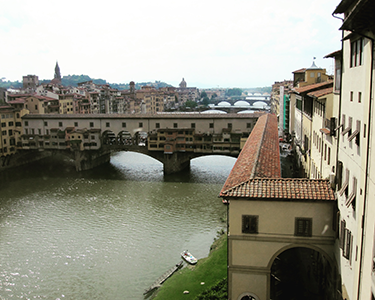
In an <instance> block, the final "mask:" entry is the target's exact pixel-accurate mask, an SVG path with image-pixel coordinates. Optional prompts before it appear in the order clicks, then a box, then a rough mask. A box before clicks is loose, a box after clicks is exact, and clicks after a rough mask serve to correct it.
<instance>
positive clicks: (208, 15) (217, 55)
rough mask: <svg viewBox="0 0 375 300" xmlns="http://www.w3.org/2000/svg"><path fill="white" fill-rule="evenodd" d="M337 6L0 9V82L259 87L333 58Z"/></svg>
mask: <svg viewBox="0 0 375 300" xmlns="http://www.w3.org/2000/svg"><path fill="white" fill-rule="evenodd" d="M339 3H340V0H315V1H306V0H284V1H281V0H261V1H259V0H232V1H223V0H216V1H213V0H189V1H179V0H159V1H155V0H153V1H151V0H132V1H128V0H121V1H113V0H106V1H82V0H75V1H71V0H65V1H58V2H57V1H56V2H55V1H50V0H49V1H41V0H34V1H29V0H11V1H10V0H0V59H1V63H0V78H2V77H5V78H6V80H11V81H15V80H19V81H22V76H24V75H28V74H33V75H37V76H39V79H52V78H53V75H54V67H55V64H56V61H58V63H59V66H60V70H61V75H62V76H64V75H73V74H75V75H81V74H84V75H89V76H90V77H91V78H101V79H105V80H107V82H109V83H128V82H130V81H135V82H145V81H152V82H153V81H155V80H160V81H164V82H167V83H169V84H172V85H174V86H178V84H179V83H180V81H181V80H182V78H185V80H186V82H187V84H188V86H190V87H194V86H196V87H199V88H208V87H215V88H216V87H223V88H226V87H240V88H246V87H258V86H270V85H272V84H273V83H274V82H275V81H282V80H284V79H291V78H292V72H293V71H295V70H297V69H300V68H305V67H310V66H311V64H312V61H313V57H316V60H315V63H316V65H317V66H319V67H322V68H326V69H327V72H328V73H330V74H332V73H333V60H332V59H324V58H323V57H324V56H325V55H326V54H329V53H331V52H334V51H336V50H339V49H340V48H341V45H340V43H341V42H340V37H341V32H340V31H339V28H340V26H341V21H340V20H338V19H336V18H334V17H333V16H332V13H333V11H334V10H335V8H336V6H337V5H338V4H339Z"/></svg>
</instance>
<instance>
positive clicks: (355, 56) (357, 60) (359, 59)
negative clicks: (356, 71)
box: [350, 38, 363, 68]
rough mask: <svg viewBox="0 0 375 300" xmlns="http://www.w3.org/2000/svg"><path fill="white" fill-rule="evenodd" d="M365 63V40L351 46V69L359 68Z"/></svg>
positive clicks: (353, 42)
mask: <svg viewBox="0 0 375 300" xmlns="http://www.w3.org/2000/svg"><path fill="white" fill-rule="evenodd" d="M362 63H363V38H360V39H357V40H355V41H352V42H351V44H350V67H351V68H352V67H357V66H360V65H362Z"/></svg>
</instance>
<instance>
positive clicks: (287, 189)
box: [221, 178, 335, 201]
mask: <svg viewBox="0 0 375 300" xmlns="http://www.w3.org/2000/svg"><path fill="white" fill-rule="evenodd" d="M221 196H222V197H226V196H227V197H231V198H232V197H233V198H237V197H238V198H250V199H252V200H267V199H268V200H283V201H301V200H303V201H334V200H335V195H334V193H333V190H332V189H331V187H330V183H329V180H325V179H314V180H313V179H301V178H288V179H287V178H253V179H249V180H247V181H245V182H242V183H240V184H238V185H236V186H234V187H232V188H229V189H228V190H226V191H222V192H221Z"/></svg>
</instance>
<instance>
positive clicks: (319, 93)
mask: <svg viewBox="0 0 375 300" xmlns="http://www.w3.org/2000/svg"><path fill="white" fill-rule="evenodd" d="M331 93H333V87H329V88H326V89H322V90H317V91H313V92H310V93H308V94H307V95H308V96H311V97H316V98H319V97H322V96H325V95H328V94H331Z"/></svg>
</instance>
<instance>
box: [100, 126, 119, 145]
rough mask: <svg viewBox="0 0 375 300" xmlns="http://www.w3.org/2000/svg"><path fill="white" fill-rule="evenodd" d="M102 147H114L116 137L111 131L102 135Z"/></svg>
mask: <svg viewBox="0 0 375 300" xmlns="http://www.w3.org/2000/svg"><path fill="white" fill-rule="evenodd" d="M102 138H103V144H104V145H116V143H117V142H116V135H115V134H114V132H113V131H111V130H106V131H104V132H103V134H102Z"/></svg>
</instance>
